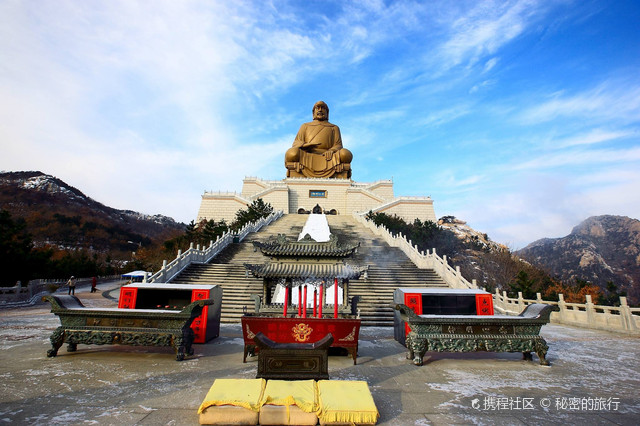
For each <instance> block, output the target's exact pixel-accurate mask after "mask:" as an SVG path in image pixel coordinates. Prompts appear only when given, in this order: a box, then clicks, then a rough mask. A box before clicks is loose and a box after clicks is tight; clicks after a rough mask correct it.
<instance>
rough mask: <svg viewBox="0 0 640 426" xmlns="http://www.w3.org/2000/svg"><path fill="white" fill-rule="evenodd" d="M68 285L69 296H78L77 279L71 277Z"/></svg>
mask: <svg viewBox="0 0 640 426" xmlns="http://www.w3.org/2000/svg"><path fill="white" fill-rule="evenodd" d="M67 285H68V286H69V294H70V295H74V296H75V294H76V277H74V276H73V275H71V278H69V281H67Z"/></svg>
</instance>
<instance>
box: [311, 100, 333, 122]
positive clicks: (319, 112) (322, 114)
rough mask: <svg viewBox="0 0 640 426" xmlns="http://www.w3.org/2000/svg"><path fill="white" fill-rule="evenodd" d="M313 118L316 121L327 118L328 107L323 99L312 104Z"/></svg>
mask: <svg viewBox="0 0 640 426" xmlns="http://www.w3.org/2000/svg"><path fill="white" fill-rule="evenodd" d="M312 111H313V119H314V120H318V121H327V120H329V107H328V106H327V104H325V103H324V102H323V101H318V102H316V103H315V105H314V106H313V110H312Z"/></svg>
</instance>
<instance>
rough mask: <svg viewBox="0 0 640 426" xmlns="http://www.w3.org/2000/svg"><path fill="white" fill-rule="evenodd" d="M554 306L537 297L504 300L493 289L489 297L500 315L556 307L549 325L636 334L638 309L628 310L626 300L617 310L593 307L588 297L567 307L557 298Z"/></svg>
mask: <svg viewBox="0 0 640 426" xmlns="http://www.w3.org/2000/svg"><path fill="white" fill-rule="evenodd" d="M558 297H559V300H558V301H557V302H550V301H545V300H542V297H541V295H540V293H536V299H535V300H533V299H524V298H523V297H522V293H521V292H519V293H518V297H517V298H511V297H508V296H507V292H506V291H503V292H502V294H500V291H499V290H497V289H496V293H495V294H494V295H493V307H494V309H496V310H497V311H499V312H500V313H503V314H510V315H517V314H519V313H520V312H522V311H523V310H524V308H525V307H526V306H528V305H530V304H532V303H543V304H546V305H552V306H554V307H556V309H557V310H556V311H555V312H552V313H551V322H552V323H556V324H564V325H572V326H576V327H583V328H591V329H596V330H607V331H614V332H622V333H629V334H640V308H631V307H629V305H628V304H627V298H626V297H620V306H604V305H595V304H593V302H592V298H591V296H590V295H587V296H586V301H585V303H567V302H565V301H564V295H562V294H559V295H558Z"/></svg>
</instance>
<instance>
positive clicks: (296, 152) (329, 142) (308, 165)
mask: <svg viewBox="0 0 640 426" xmlns="http://www.w3.org/2000/svg"><path fill="white" fill-rule="evenodd" d="M327 151H331V152H332V153H333V155H332V156H331V159H329V160H327V159H326V157H325V153H326V152H327ZM352 158H353V156H352V154H351V152H350V151H349V150H347V149H345V148H343V147H342V137H341V136H340V128H339V127H338V126H336V125H335V124H331V123H329V122H328V121H320V120H314V121H311V122H309V123H304V124H303V125H302V126H300V130H298V134H297V135H296V138H295V140H294V141H293V145H292V147H291V148H289V150H288V151H287V152H286V154H285V165H287V168H288V169H289V170H290V171H289V174H288V176H296V175H298V174H300V175H303V176H306V177H316V178H322V177H332V176H338V175H339V176H340V177H343V178H347V177H349V176H350V166H349V164H350V163H351V159H352Z"/></svg>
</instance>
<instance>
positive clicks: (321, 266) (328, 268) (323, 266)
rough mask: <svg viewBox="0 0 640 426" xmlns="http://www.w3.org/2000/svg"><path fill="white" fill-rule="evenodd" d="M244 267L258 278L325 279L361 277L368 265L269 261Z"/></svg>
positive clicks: (246, 264)
mask: <svg viewBox="0 0 640 426" xmlns="http://www.w3.org/2000/svg"><path fill="white" fill-rule="evenodd" d="M244 267H245V268H246V269H247V271H249V272H251V274H253V276H254V277H256V278H297V279H307V278H316V279H325V280H333V279H334V278H342V279H345V278H347V279H355V278H359V277H360V275H362V274H363V273H364V272H365V271H366V270H367V269H368V267H367V266H364V267H362V266H353V265H345V264H341V263H338V264H334V263H331V264H328V263H297V262H296V263H293V262H291V263H287V262H267V263H264V264H249V263H245V264H244Z"/></svg>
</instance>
